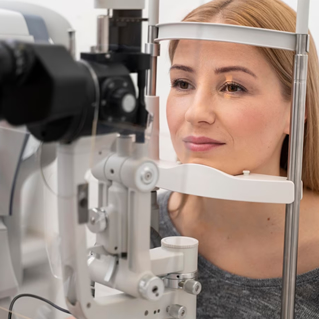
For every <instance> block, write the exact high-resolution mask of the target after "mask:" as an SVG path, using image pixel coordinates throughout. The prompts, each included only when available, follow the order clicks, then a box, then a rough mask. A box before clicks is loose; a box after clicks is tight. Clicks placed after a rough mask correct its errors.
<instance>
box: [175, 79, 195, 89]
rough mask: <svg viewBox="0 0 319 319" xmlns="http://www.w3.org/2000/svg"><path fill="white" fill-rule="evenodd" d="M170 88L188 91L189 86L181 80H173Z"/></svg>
mask: <svg viewBox="0 0 319 319" xmlns="http://www.w3.org/2000/svg"><path fill="white" fill-rule="evenodd" d="M172 87H173V88H177V89H179V90H188V89H190V87H191V85H190V84H189V83H188V82H186V81H183V80H175V81H173V83H172Z"/></svg>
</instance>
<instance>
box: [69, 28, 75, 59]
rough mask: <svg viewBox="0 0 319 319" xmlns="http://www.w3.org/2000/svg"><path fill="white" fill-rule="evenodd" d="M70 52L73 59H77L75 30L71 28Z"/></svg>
mask: <svg viewBox="0 0 319 319" xmlns="http://www.w3.org/2000/svg"><path fill="white" fill-rule="evenodd" d="M68 34H69V52H70V54H71V56H72V58H73V59H76V42H75V30H74V29H69V30H68Z"/></svg>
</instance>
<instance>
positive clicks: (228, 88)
mask: <svg viewBox="0 0 319 319" xmlns="http://www.w3.org/2000/svg"><path fill="white" fill-rule="evenodd" d="M222 92H229V93H237V92H246V90H245V88H243V87H242V86H240V85H238V84H236V83H226V84H225V85H224V86H223V88H222Z"/></svg>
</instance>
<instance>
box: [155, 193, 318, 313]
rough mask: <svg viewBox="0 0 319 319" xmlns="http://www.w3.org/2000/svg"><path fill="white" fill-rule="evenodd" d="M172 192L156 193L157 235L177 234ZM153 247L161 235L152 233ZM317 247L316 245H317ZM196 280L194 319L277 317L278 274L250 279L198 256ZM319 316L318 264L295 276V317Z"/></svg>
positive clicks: (279, 288) (278, 296)
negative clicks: (171, 212) (170, 201)
mask: <svg viewBox="0 0 319 319" xmlns="http://www.w3.org/2000/svg"><path fill="white" fill-rule="evenodd" d="M170 194H171V192H165V193H162V194H160V195H159V197H158V204H159V206H160V229H159V235H160V237H162V238H163V237H167V236H180V235H179V233H178V232H177V230H176V229H175V228H174V226H173V224H172V222H171V220H170V217H169V215H168V211H167V207H168V206H167V205H168V199H169V196H170ZM151 243H152V246H153V247H158V246H160V238H159V237H158V236H156V235H155V234H154V233H152V236H151ZM318 249H319V247H318ZM198 272H199V276H198V280H199V281H200V282H201V284H202V287H203V288H202V292H201V293H200V295H199V296H198V299H197V319H210V318H223V319H226V318H227V319H230V318H234V319H235V318H236V319H241V318H245V319H252V318H267V319H280V311H281V278H275V279H250V278H245V277H240V276H237V275H234V274H231V273H228V272H226V271H224V270H222V269H220V268H218V267H216V266H214V265H213V264H212V263H210V262H209V261H207V260H206V259H205V258H204V257H202V256H201V255H199V257H198ZM309 318H319V268H318V269H315V270H312V271H310V272H308V273H306V274H302V275H299V276H298V277H297V286H296V303H295V319H309Z"/></svg>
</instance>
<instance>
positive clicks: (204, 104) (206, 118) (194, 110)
mask: <svg viewBox="0 0 319 319" xmlns="http://www.w3.org/2000/svg"><path fill="white" fill-rule="evenodd" d="M185 120H186V121H187V122H189V123H191V124H192V125H194V126H195V125H202V124H205V123H206V124H213V123H214V122H215V120H216V113H215V111H214V101H213V96H212V94H211V93H210V94H203V93H201V92H199V93H198V94H196V96H195V98H194V100H193V101H192V104H191V106H190V107H189V108H188V109H187V111H186V113H185Z"/></svg>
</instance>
